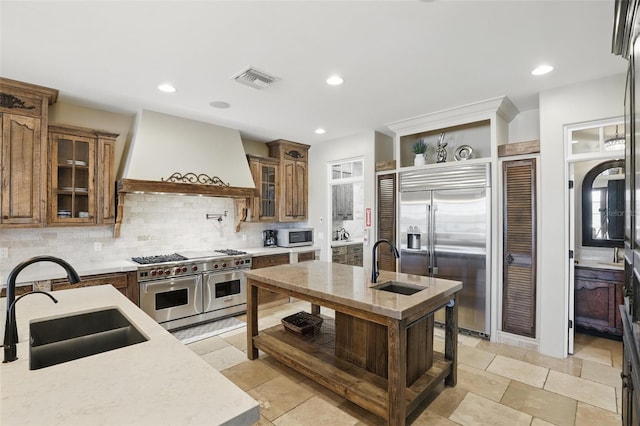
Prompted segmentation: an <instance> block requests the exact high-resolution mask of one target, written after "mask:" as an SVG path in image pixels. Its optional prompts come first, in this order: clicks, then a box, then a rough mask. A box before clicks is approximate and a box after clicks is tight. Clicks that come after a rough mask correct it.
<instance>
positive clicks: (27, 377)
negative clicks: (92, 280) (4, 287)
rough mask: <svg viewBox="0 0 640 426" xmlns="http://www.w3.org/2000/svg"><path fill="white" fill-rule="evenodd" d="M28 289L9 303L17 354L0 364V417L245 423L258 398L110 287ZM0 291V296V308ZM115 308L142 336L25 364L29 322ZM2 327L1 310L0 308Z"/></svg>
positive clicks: (253, 418)
mask: <svg viewBox="0 0 640 426" xmlns="http://www.w3.org/2000/svg"><path fill="white" fill-rule="evenodd" d="M54 294H55V297H56V298H57V299H58V300H59V303H57V304H53V303H52V302H51V300H49V298H47V297H45V296H43V295H38V294H34V295H31V296H28V297H25V298H24V300H20V303H18V304H17V305H16V311H17V312H16V314H17V319H18V334H19V337H20V340H19V343H18V345H17V350H18V360H16V361H14V362H11V363H6V364H5V363H3V364H1V365H0V388H1V389H0V398H1V399H0V402H1V409H0V411H1V414H0V424H5V425H18V424H31V425H55V424H65V425H70V424H72V425H97V424H101V425H111V424H112V425H125V424H126V425H134V424H135V425H146V424H148V425H169V424H171V425H204V424H211V425H213V424H216V425H217V424H229V425H250V424H253V423H255V422H257V421H258V420H259V405H258V403H257V402H256V401H255V400H253V399H252V398H251V397H249V396H248V395H247V394H246V393H244V392H243V391H242V390H241V389H240V388H238V387H237V386H236V385H234V384H233V383H232V382H231V381H229V380H228V379H227V378H226V377H224V376H223V375H222V374H220V373H219V372H218V371H216V370H215V369H214V368H213V367H211V366H210V365H209V364H207V363H206V362H205V361H204V360H202V359H201V358H200V357H199V356H198V355H196V354H195V353H193V352H192V351H191V350H189V349H187V348H186V347H185V346H184V345H183V344H182V343H180V342H179V341H178V340H176V339H175V338H174V337H173V336H172V335H171V334H170V333H168V332H167V331H166V330H165V329H164V328H162V327H161V326H160V325H158V323H156V322H155V321H153V320H152V319H151V318H150V317H149V316H147V315H146V314H145V313H144V312H142V311H141V310H140V309H138V308H137V307H136V306H135V305H134V304H133V303H131V302H130V301H129V300H128V299H127V298H126V297H124V296H123V295H122V294H121V293H120V292H118V291H117V290H116V289H114V288H113V287H112V286H108V285H105V286H95V287H84V288H78V289H72V290H61V291H56V292H55V293H54ZM5 306H6V298H2V299H0V308H2V309H5ZM112 306H116V307H118V308H119V309H120V310H121V311H122V312H123V313H124V314H125V316H127V317H128V318H129V320H130V321H131V322H133V323H134V324H135V325H136V326H137V327H138V329H139V330H140V331H141V332H142V333H143V334H144V335H145V336H146V337H148V338H149V340H148V341H146V342H142V343H138V344H135V345H131V346H127V347H124V348H121V349H116V350H113V351H109V352H104V353H101V354H97V355H93V356H89V357H86V358H81V359H78V360H74V361H70V362H67V363H62V364H58V365H54V366H51V367H47V368H43V369H40V370H33V371H31V370H29V344H28V340H29V322H30V321H31V320H34V319H41V318H47V317H56V316H63V315H67V314H69V313H72V312H73V313H75V312H81V311H91V310H97V309H99V308H103V307H112ZM0 318H1V319H0V321H2V322H1V323H0V325H1V326H2V330H3V331H4V322H5V316H4V315H0Z"/></svg>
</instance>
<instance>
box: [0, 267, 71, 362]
mask: <svg viewBox="0 0 640 426" xmlns="http://www.w3.org/2000/svg"><path fill="white" fill-rule="evenodd" d="M38 262H53V263H57V264H58V265H60V266H62V267H63V268H64V269H65V271H66V272H67V279H68V280H69V282H70V283H71V284H76V283H79V282H80V277H79V276H78V273H77V272H76V270H75V269H73V267H72V266H71V265H69V264H68V263H67V262H65V261H64V260H62V259H59V258H57V257H53V256H35V257H32V258H31V259H27V260H25V261H24V262H21V263H19V264H18V265H17V266H16V267H15V268H13V269H12V270H11V272H9V277H8V278H7V320H6V322H5V325H4V344H3V346H4V361H3V362H11V361H15V360H16V359H18V357H17V349H16V344H17V343H18V327H17V325H16V310H15V304H16V302H17V301H18V300H20V299H21V298H22V297H24V296H26V295H28V294H32V293H44V294H46V295H47V296H49V297H50V298H51V299H52V300H53V301H54V302H55V303H58V301H57V300H56V299H55V298H54V297H53V296H51V295H50V294H48V293H45V292H42V291H32V292H30V293H26V294H23V295H22V296H20V297H19V298H18V299H16V279H17V278H18V274H20V272H22V270H23V269H24V268H26V267H27V266H29V265H32V264H34V263H38Z"/></svg>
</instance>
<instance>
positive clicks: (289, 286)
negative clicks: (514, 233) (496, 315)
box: [245, 260, 462, 319]
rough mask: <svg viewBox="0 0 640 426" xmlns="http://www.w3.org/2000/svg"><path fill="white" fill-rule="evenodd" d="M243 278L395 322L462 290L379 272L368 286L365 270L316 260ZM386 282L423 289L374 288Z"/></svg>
mask: <svg viewBox="0 0 640 426" xmlns="http://www.w3.org/2000/svg"><path fill="white" fill-rule="evenodd" d="M245 275H246V277H247V279H255V280H257V281H261V282H264V283H267V284H273V285H277V286H278V287H279V288H282V289H285V290H293V291H296V292H298V293H301V294H306V295H309V296H313V297H316V298H319V299H323V300H326V301H333V302H336V303H339V304H341V305H344V306H351V307H353V308H358V309H363V310H366V311H369V312H372V313H376V314H380V315H384V316H387V317H390V318H395V319H403V318H406V317H408V316H411V315H414V314H415V313H416V312H417V311H421V310H424V309H428V308H429V305H430V303H431V302H432V301H433V300H434V299H438V298H439V297H438V296H443V295H445V296H447V295H453V294H454V293H455V292H457V291H459V290H461V289H462V283H461V282H460V281H451V280H445V279H441V278H432V277H424V276H421V275H410V274H404V273H400V272H389V271H380V276H379V277H378V280H377V281H378V282H377V283H372V282H371V270H370V269H368V268H362V267H357V266H350V265H342V264H339V263H332V262H325V261H319V260H315V261H310V262H302V263H294V264H289V265H280V266H271V267H268V268H261V269H252V270H251V271H246V272H245ZM388 281H396V282H400V283H406V284H409V285H412V286H418V287H424V290H422V291H418V292H417V293H414V294H412V295H410V296H407V295H403V294H396V293H391V292H388V291H383V290H377V289H375V288H374V287H375V286H379V285H381V284H383V283H385V282H388Z"/></svg>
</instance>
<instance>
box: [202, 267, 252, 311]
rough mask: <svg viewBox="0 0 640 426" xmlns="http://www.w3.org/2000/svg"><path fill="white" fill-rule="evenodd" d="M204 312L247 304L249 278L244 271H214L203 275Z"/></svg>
mask: <svg viewBox="0 0 640 426" xmlns="http://www.w3.org/2000/svg"><path fill="white" fill-rule="evenodd" d="M202 281H203V293H204V295H203V303H204V305H203V310H204V312H211V311H218V310H220V309H228V308H232V307H234V306H238V305H244V306H245V309H246V304H247V279H246V278H245V276H244V272H243V271H230V272H222V273H221V272H217V273H216V272H212V273H206V274H204V275H203V279H202Z"/></svg>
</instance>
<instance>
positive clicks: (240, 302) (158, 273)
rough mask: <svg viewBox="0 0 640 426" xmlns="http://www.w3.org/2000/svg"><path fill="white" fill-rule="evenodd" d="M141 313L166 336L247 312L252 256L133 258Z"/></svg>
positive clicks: (221, 252) (234, 253)
mask: <svg viewBox="0 0 640 426" xmlns="http://www.w3.org/2000/svg"><path fill="white" fill-rule="evenodd" d="M131 260H133V261H134V262H137V263H139V264H140V265H142V266H140V267H138V285H139V286H140V308H141V309H142V310H143V311H145V312H146V313H147V314H148V315H149V316H151V317H152V318H153V319H155V320H156V321H158V323H160V325H162V326H163V327H164V328H166V329H167V330H172V329H176V328H180V327H185V326H188V325H192V324H195V323H199V322H204V321H210V320H213V319H217V318H222V317H226V316H229V315H234V314H238V313H242V312H245V311H246V309H247V282H246V279H245V276H244V270H246V269H250V268H251V255H250V254H248V253H246V252H243V251H238V250H216V251H185V252H181V253H173V254H169V255H161V256H147V257H133V258H132V259H131Z"/></svg>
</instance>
